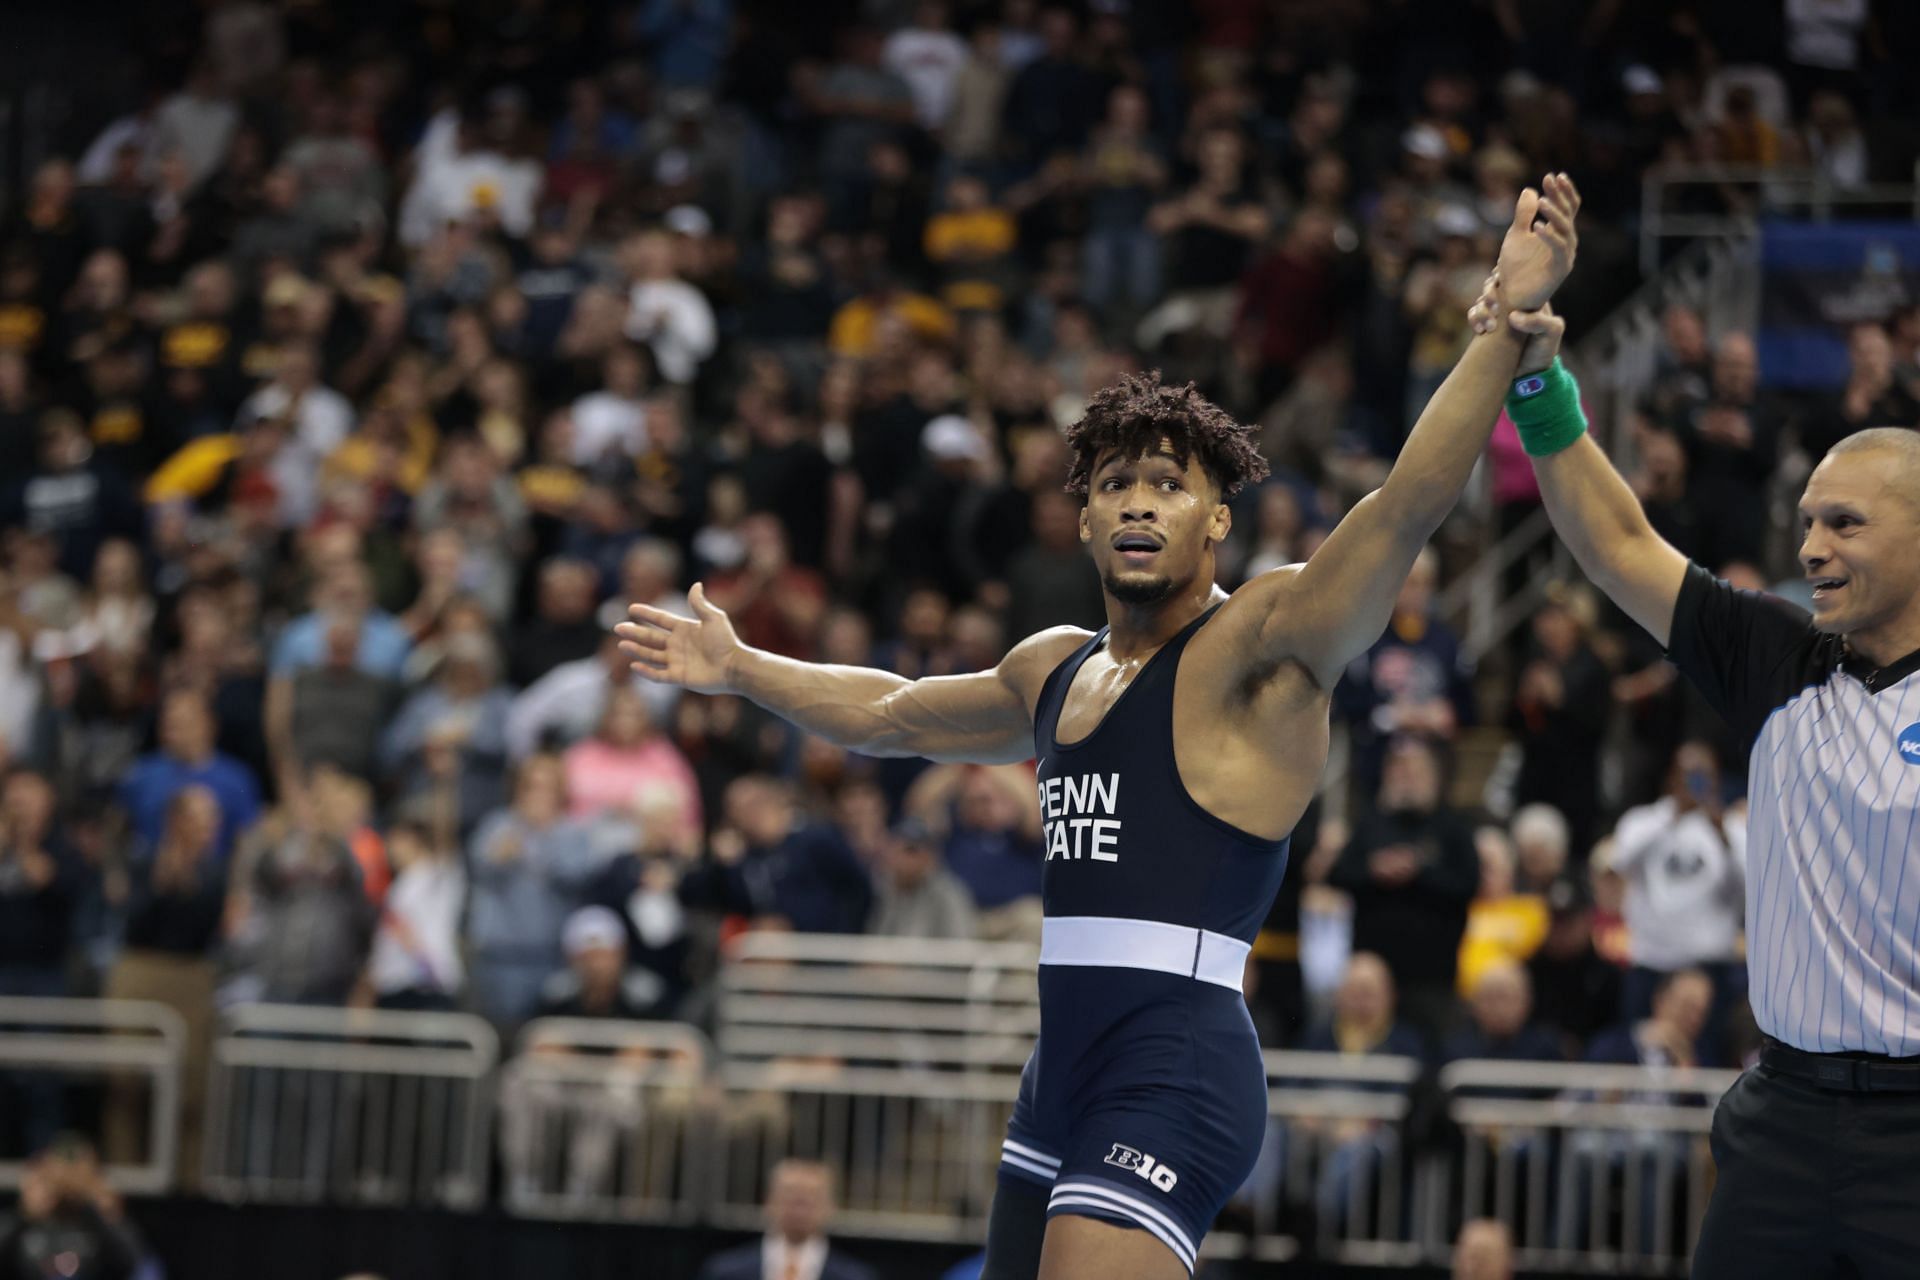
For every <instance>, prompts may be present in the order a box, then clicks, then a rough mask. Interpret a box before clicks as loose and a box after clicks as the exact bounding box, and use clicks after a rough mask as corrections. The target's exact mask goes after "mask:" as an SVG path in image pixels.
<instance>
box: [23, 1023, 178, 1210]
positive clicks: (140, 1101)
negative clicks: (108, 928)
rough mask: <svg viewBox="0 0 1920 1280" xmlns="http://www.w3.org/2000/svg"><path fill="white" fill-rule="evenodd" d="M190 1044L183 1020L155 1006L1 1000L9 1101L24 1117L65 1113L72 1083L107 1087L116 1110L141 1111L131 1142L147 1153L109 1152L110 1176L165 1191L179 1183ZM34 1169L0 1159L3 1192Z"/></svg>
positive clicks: (124, 1186) (119, 1184)
mask: <svg viewBox="0 0 1920 1280" xmlns="http://www.w3.org/2000/svg"><path fill="white" fill-rule="evenodd" d="M186 1039H187V1030H186V1024H185V1023H184V1022H182V1021H181V1018H180V1015H179V1014H177V1013H175V1012H174V1011H173V1010H172V1009H170V1008H168V1007H167V1006H166V1005H163V1004H158V1003H155V1002H153V1001H150V1000H67V999H59V998H44V997H29V996H10V997H4V998H0V1095H10V1100H11V1102H12V1104H13V1105H14V1106H17V1107H18V1108H19V1109H20V1114H21V1115H23V1116H24V1115H26V1114H27V1113H28V1112H29V1111H34V1110H37V1111H39V1112H40V1113H41V1114H42V1115H43V1116H62V1115H63V1114H64V1112H65V1107H64V1105H63V1103H64V1101H65V1099H64V1094H65V1093H66V1091H67V1088H68V1086H69V1085H73V1084H78V1083H83V1082H84V1083H93V1082H100V1081H105V1082H106V1084H107V1089H108V1094H109V1105H119V1106H124V1107H127V1108H130V1109H131V1110H132V1112H133V1113H134V1119H133V1121H132V1123H131V1126H130V1127H131V1128H133V1129H134V1130H135V1133H134V1135H133V1141H132V1142H131V1143H129V1144H128V1145H129V1146H131V1147H133V1148H134V1149H135V1151H137V1153H138V1154H139V1156H140V1157H141V1158H139V1159H130V1158H125V1157H127V1156H131V1155H133V1154H134V1152H133V1151H129V1152H122V1151H119V1150H115V1149H113V1148H112V1147H110V1148H109V1149H108V1150H107V1151H106V1152H105V1153H104V1155H105V1159H104V1161H103V1165H102V1168H103V1171H104V1172H105V1174H106V1177H107V1180H108V1182H109V1183H111V1184H112V1185H113V1186H114V1187H115V1188H117V1189H119V1190H121V1191H125V1192H130V1193H133V1194H138V1195H159V1194H162V1193H164V1192H166V1191H169V1190H171V1189H172V1187H173V1184H174V1165H175V1160H176V1155H177V1152H178V1149H179V1141H180V1112H181V1094H180V1090H181V1064H182V1062H183V1060H184V1055H185V1053H186ZM25 1172H26V1164H25V1162H24V1161H20V1160H0V1188H5V1189H7V1190H14V1189H17V1188H18V1187H19V1185H20V1179H21V1175H22V1174H24V1173H25Z"/></svg>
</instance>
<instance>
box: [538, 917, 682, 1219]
mask: <svg viewBox="0 0 1920 1280" xmlns="http://www.w3.org/2000/svg"><path fill="white" fill-rule="evenodd" d="M561 938H562V947H563V949H564V951H565V953H566V957H567V967H566V968H565V969H562V970H560V971H559V972H558V973H555V974H553V975H551V976H550V977H549V978H548V980H547V982H546V984H545V985H544V986H543V987H542V989H541V992H540V1003H539V1007H538V1009H537V1010H536V1013H537V1015H538V1016H539V1017H541V1018H568V1019H581V1020H589V1021H607V1020H612V1021H628V1022H639V1021H645V1020H647V1019H649V1018H654V1017H658V1016H660V1014H661V1012H662V1003H661V1002H662V999H663V997H664V996H665V985H664V984H663V983H662V982H661V980H660V978H659V977H658V976H657V975H656V974H654V973H651V972H649V971H648V970H645V969H629V968H628V967H627V935H626V931H625V929H624V928H622V926H621V923H620V916H619V915H618V914H617V913H616V912H614V911H612V910H610V909H608V908H606V907H598V906H589V907H582V908H580V909H579V910H578V911H575V912H574V913H573V914H572V915H570V916H568V917H567V922H566V925H565V928H564V929H563V931H562V934H561ZM618 1043H619V1042H618V1041H617V1040H616V1041H614V1042H613V1043H611V1044H609V1043H605V1042H598V1043H596V1042H593V1041H587V1042H585V1043H570V1042H569V1038H568V1037H567V1036H566V1035H565V1034H564V1033H563V1034H560V1035H557V1036H550V1035H546V1034H542V1033H540V1032H532V1033H531V1035H530V1038H529V1041H528V1043H527V1049H526V1052H527V1053H529V1054H531V1055H535V1056H537V1057H540V1058H547V1059H551V1058H567V1057H572V1058H576V1059H585V1060H591V1059H596V1058H599V1059H604V1058H607V1057H618V1058H623V1059H626V1060H629V1061H634V1062H646V1061H648V1060H649V1059H651V1058H652V1056H653V1055H652V1054H651V1053H650V1052H649V1051H647V1050H646V1049H644V1048H640V1047H637V1046H629V1047H626V1048H620V1047H616V1046H617V1045H618ZM658 1100H659V1095H657V1094H656V1095H653V1096H652V1097H651V1098H649V1097H648V1096H647V1095H643V1094H642V1092H641V1090H640V1088H639V1085H638V1083H637V1082H636V1081H635V1080H634V1079H633V1078H632V1077H630V1076H629V1077H624V1078H623V1077H621V1076H619V1075H613V1076H607V1077H604V1078H599V1079H593V1078H585V1079H571V1080H555V1079H553V1078H551V1077H542V1076H540V1075H537V1074H515V1075H513V1076H510V1077H509V1078H508V1079H507V1081H506V1082H505V1084H504V1085H503V1092H502V1097H501V1112H502V1115H501V1121H502V1125H501V1147H502V1157H503V1163H504V1164H505V1165H506V1168H507V1176H508V1179H509V1182H508V1194H509V1196H510V1197H512V1198H515V1199H518V1198H522V1197H525V1196H527V1195H529V1194H530V1193H535V1192H538V1191H539V1190H540V1183H541V1180H542V1179H543V1178H545V1177H547V1176H550V1173H549V1169H550V1162H549V1160H548V1159H547V1156H546V1152H545V1151H544V1150H542V1145H543V1139H544V1141H545V1142H548V1143H550V1142H552V1141H553V1139H554V1136H555V1135H554V1134H553V1133H552V1130H553V1129H556V1128H559V1129H561V1130H562V1131H563V1132H564V1133H565V1138H564V1142H565V1151H566V1160H565V1174H564V1177H565V1193H566V1194H567V1195H568V1196H569V1197H571V1198H576V1199H586V1198H595V1197H605V1196H610V1195H612V1194H613V1193H614V1192H615V1189H616V1184H615V1181H614V1178H615V1173H616V1168H615V1165H616V1160H617V1158H618V1155H619V1152H620V1149H621V1147H622V1146H623V1145H624V1144H625V1143H627V1142H629V1141H631V1140H632V1138H633V1137H634V1135H635V1131H636V1129H637V1127H638V1124H639V1121H640V1118H641V1116H642V1115H643V1114H646V1112H645V1111H643V1107H646V1106H648V1104H649V1103H651V1102H655V1101H658Z"/></svg>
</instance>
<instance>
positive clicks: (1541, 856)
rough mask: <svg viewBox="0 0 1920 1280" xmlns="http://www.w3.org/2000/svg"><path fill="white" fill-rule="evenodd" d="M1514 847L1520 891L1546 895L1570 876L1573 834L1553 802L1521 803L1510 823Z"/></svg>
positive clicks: (1515, 868) (1518, 888)
mask: <svg viewBox="0 0 1920 1280" xmlns="http://www.w3.org/2000/svg"><path fill="white" fill-rule="evenodd" d="M1508 835H1509V837H1510V839H1511V842H1512V850H1513V862H1514V866H1513V884H1514V888H1515V889H1516V890H1517V891H1518V892H1521V893H1531V894H1535V895H1537V896H1539V897H1542V898H1544V897H1546V896H1547V894H1548V893H1549V892H1550V891H1551V890H1552V889H1553V886H1555V885H1556V884H1559V883H1560V882H1562V881H1563V880H1566V879H1568V878H1569V876H1568V872H1567V856H1568V854H1569V853H1570V852H1571V850H1570V845H1571V842H1572V839H1573V834H1572V832H1571V831H1569V830H1568V828H1567V820H1566V819H1565V818H1564V817H1562V816H1561V814H1560V811H1559V810H1558V809H1556V808H1554V807H1553V806H1552V805H1550V804H1529V805H1522V806H1521V807H1520V810H1519V812H1517V813H1515V814H1514V815H1513V821H1512V822H1511V823H1510V824H1509V825H1508Z"/></svg>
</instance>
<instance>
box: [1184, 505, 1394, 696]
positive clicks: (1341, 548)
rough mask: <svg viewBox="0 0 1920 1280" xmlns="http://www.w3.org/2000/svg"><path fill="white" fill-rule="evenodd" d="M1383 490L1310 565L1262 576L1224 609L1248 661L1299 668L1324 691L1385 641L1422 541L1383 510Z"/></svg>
mask: <svg viewBox="0 0 1920 1280" xmlns="http://www.w3.org/2000/svg"><path fill="white" fill-rule="evenodd" d="M1380 504H1381V496H1380V494H1379V493H1378V492H1375V493H1371V494H1368V495H1367V496H1366V497H1364V498H1362V499H1361V500H1360V501H1359V502H1358V503H1356V504H1355V505H1354V508H1353V510H1352V511H1350V512H1348V513H1347V517H1346V519H1344V520H1342V521H1341V522H1340V524H1339V526H1338V527H1337V528H1335V529H1334V531H1333V533H1332V534H1331V535H1329V536H1328V538H1327V540H1326V541H1325V542H1323V543H1321V545H1320V548H1319V549H1318V550H1317V551H1315V552H1314V553H1313V558H1312V559H1311V560H1309V561H1307V562H1306V563H1305V564H1291V565H1285V566H1283V567H1281V568H1278V569H1271V570H1268V571H1267V572H1266V573H1263V574H1260V575H1259V576H1258V577H1255V578H1253V579H1251V580H1249V581H1248V582H1246V583H1245V584H1244V585H1242V586H1241V588H1240V589H1239V590H1238V591H1236V592H1234V593H1233V598H1232V599H1231V600H1229V601H1227V603H1226V605H1225V606H1223V607H1222V609H1221V613H1222V615H1223V616H1224V619H1225V621H1226V623H1227V626H1226V628H1224V629H1227V630H1235V629H1237V631H1238V634H1239V636H1240V637H1241V645H1240V647H1241V648H1242V650H1243V651H1244V657H1245V662H1246V664H1247V665H1248V666H1250V667H1256V668H1264V667H1267V666H1271V665H1273V664H1274V663H1277V662H1291V663H1295V664H1297V665H1298V666H1300V667H1301V668H1302V669H1303V670H1305V671H1306V672H1307V673H1308V674H1309V675H1310V676H1311V677H1312V678H1313V682H1314V684H1315V685H1316V686H1318V687H1319V689H1320V690H1321V691H1323V692H1325V691H1328V690H1331V689H1332V688H1333V687H1334V685H1335V684H1337V683H1338V682H1339V679H1340V673H1341V672H1342V671H1344V670H1345V669H1346V666H1347V664H1348V663H1349V662H1351V661H1353V659H1354V658H1356V657H1358V656H1359V655H1360V654H1363V653H1365V652H1366V651H1367V649H1368V648H1369V647H1370V646H1371V645H1372V644H1373V642H1374V641H1375V640H1378V639H1379V638H1380V634H1381V632H1383V631H1385V630H1386V628H1387V622H1388V620H1389V619H1390V618H1391V617H1392V616H1393V602H1394V598H1395V596H1396V595H1397V594H1398V592H1399V589H1400V584H1401V583H1402V582H1404V581H1405V580H1406V576H1407V573H1408V571H1409V570H1410V569H1412V567H1413V561H1414V557H1415V556H1417V555H1419V553H1420V548H1421V546H1422V545H1424V543H1423V541H1421V540H1419V539H1416V538H1415V537H1413V536H1411V535H1409V534H1407V533H1406V531H1405V530H1404V529H1401V528H1399V527H1398V526H1397V525H1396V523H1395V522H1394V521H1393V520H1391V519H1389V518H1387V513H1386V512H1384V511H1382V510H1381V509H1380Z"/></svg>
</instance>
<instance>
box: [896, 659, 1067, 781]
mask: <svg viewBox="0 0 1920 1280" xmlns="http://www.w3.org/2000/svg"><path fill="white" fill-rule="evenodd" d="M879 712H880V714H881V716H882V717H883V718H884V719H885V720H886V725H887V727H886V730H885V731H884V733H882V734H881V735H880V736H879V737H878V738H876V739H875V740H874V741H873V742H872V743H871V744H870V746H869V747H868V748H867V751H868V754H871V755H879V756H924V757H926V758H927V759H929V760H938V761H941V762H943V763H946V762H968V763H973V764H1006V763H1013V762H1016V761H1020V760H1026V759H1029V758H1031V757H1032V755H1033V718H1032V716H1031V714H1030V713H1029V711H1028V709H1027V707H1026V706H1025V705H1023V703H1022V702H1021V699H1020V697H1019V695H1018V694H1017V693H1016V692H1015V691H1014V690H1012V689H1010V688H1008V687H1007V685H1006V684H1005V683H1004V682H1003V681H1002V680H1001V679H1000V676H999V674H998V673H997V672H994V671H980V672H975V673H973V674H971V675H964V676H928V677H926V678H925V679H921V680H914V681H912V682H910V683H908V684H904V685H902V686H900V688H898V689H896V690H894V691H893V692H892V693H889V694H888V695H887V696H886V697H885V698H883V699H881V701H880V706H879Z"/></svg>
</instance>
